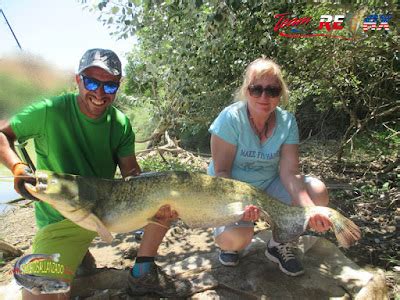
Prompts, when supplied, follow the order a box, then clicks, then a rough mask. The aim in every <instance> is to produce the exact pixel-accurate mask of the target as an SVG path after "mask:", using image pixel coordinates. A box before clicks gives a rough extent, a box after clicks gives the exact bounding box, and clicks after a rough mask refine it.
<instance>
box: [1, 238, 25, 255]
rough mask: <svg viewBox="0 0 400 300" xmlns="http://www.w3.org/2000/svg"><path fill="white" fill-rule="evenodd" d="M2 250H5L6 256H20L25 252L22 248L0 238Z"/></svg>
mask: <svg viewBox="0 0 400 300" xmlns="http://www.w3.org/2000/svg"><path fill="white" fill-rule="evenodd" d="M0 252H3V255H4V256H5V257H18V256H21V255H22V254H23V252H22V251H21V250H19V249H18V248H15V247H14V246H12V245H10V244H8V243H6V242H5V241H2V240H0Z"/></svg>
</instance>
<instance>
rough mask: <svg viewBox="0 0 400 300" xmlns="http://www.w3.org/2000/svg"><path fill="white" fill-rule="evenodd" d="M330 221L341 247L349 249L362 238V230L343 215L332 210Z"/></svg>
mask: <svg viewBox="0 0 400 300" xmlns="http://www.w3.org/2000/svg"><path fill="white" fill-rule="evenodd" d="M329 219H330V221H331V222H332V230H333V232H334V233H335V236H336V238H337V240H338V242H339V246H340V247H344V248H348V247H350V246H351V245H352V244H354V243H355V242H356V241H358V240H359V239H360V238H361V231H360V228H359V227H358V226H357V225H356V224H354V222H353V221H351V220H350V219H347V218H346V217H345V216H343V215H342V214H341V213H339V212H337V211H334V210H331V212H330V217H329Z"/></svg>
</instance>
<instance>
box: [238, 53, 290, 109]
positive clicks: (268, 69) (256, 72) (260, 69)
mask: <svg viewBox="0 0 400 300" xmlns="http://www.w3.org/2000/svg"><path fill="white" fill-rule="evenodd" d="M265 75H273V76H276V78H277V79H278V80H279V83H280V86H281V88H282V93H281V97H280V98H281V102H282V104H287V102H288V99H289V90H288V88H287V85H286V82H285V81H284V80H283V77H282V71H281V68H280V67H279V65H278V64H277V63H275V62H274V61H273V60H271V59H267V58H264V57H261V58H257V59H256V60H255V61H253V62H251V63H250V64H249V65H248V66H247V68H246V70H245V72H244V75H243V83H242V86H241V87H240V88H239V89H238V90H237V92H236V99H237V100H247V97H246V92H247V89H248V87H249V85H250V84H251V83H252V82H253V81H254V80H257V79H259V78H261V77H263V76H265Z"/></svg>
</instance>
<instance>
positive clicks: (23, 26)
mask: <svg viewBox="0 0 400 300" xmlns="http://www.w3.org/2000/svg"><path fill="white" fill-rule="evenodd" d="M0 8H1V9H2V10H3V11H4V14H5V15H6V17H7V19H8V22H9V23H10V25H11V27H12V29H13V30H14V33H15V35H16V36H17V39H18V40H19V43H20V44H21V47H22V49H23V51H26V52H29V53H31V54H34V55H38V56H40V57H41V58H43V59H44V60H46V61H48V62H49V63H50V64H52V65H54V66H56V67H57V68H61V69H64V70H69V71H76V69H77V64H78V62H79V59H80V58H81V56H82V55H83V53H84V52H85V51H86V50H87V49H89V48H108V49H112V50H114V51H115V52H116V53H117V54H118V56H119V57H120V59H121V61H122V64H123V65H124V66H125V65H126V59H125V58H124V57H125V54H126V52H129V50H130V49H131V48H132V45H133V44H134V43H135V39H134V38H133V37H131V38H130V39H129V40H119V41H117V40H116V38H115V37H111V36H110V34H109V32H108V30H107V28H106V27H104V26H103V25H102V23H101V22H100V21H98V20H97V16H96V15H95V13H94V12H91V11H89V10H88V9H83V6H82V5H81V4H79V3H78V1H77V0H0ZM14 52H16V53H18V52H20V50H19V48H18V46H17V43H16V41H15V40H14V38H13V36H12V33H11V32H10V30H9V28H8V26H7V23H6V22H5V20H4V18H3V16H2V15H1V14H0V59H1V58H2V57H5V56H7V55H9V54H10V53H14Z"/></svg>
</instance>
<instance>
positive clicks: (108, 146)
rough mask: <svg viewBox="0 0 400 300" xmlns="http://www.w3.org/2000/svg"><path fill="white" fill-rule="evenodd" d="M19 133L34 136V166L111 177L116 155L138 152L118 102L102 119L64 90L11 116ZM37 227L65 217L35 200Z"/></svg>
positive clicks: (14, 129)
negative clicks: (85, 111)
mask: <svg viewBox="0 0 400 300" xmlns="http://www.w3.org/2000/svg"><path fill="white" fill-rule="evenodd" d="M10 124H11V127H12V129H13V131H14V133H15V135H16V137H17V139H18V141H20V142H23V141H25V140H28V139H31V138H33V139H34V144H35V152H36V156H37V162H36V167H37V169H40V170H50V171H53V172H58V173H69V174H76V175H82V176H87V177H100V178H109V179H111V178H113V177H114V175H115V171H116V167H117V158H118V157H126V156H130V155H133V154H134V153H135V149H134V141H135V135H134V133H133V131H132V126H131V124H130V122H129V119H128V118H127V117H126V116H125V115H124V114H123V113H122V112H121V111H119V110H118V109H116V108H115V107H114V106H110V107H108V109H107V111H106V112H105V113H104V114H103V116H101V117H100V118H98V119H91V118H89V117H87V116H86V115H84V114H83V113H82V112H81V111H80V109H79V106H78V102H77V95H75V94H65V95H61V96H59V97H54V98H50V99H44V100H42V101H40V102H37V103H34V104H32V105H30V106H28V107H26V108H25V109H23V110H22V111H21V112H19V113H17V114H16V115H14V116H13V117H12V118H11V121H10ZM35 215H36V223H37V225H38V227H39V228H42V227H44V226H46V225H48V224H51V223H55V222H58V221H61V220H63V219H64V217H63V216H62V215H61V214H60V213H59V212H58V211H57V210H55V209H54V208H52V207H51V206H50V205H48V204H46V203H44V202H36V203H35Z"/></svg>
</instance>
